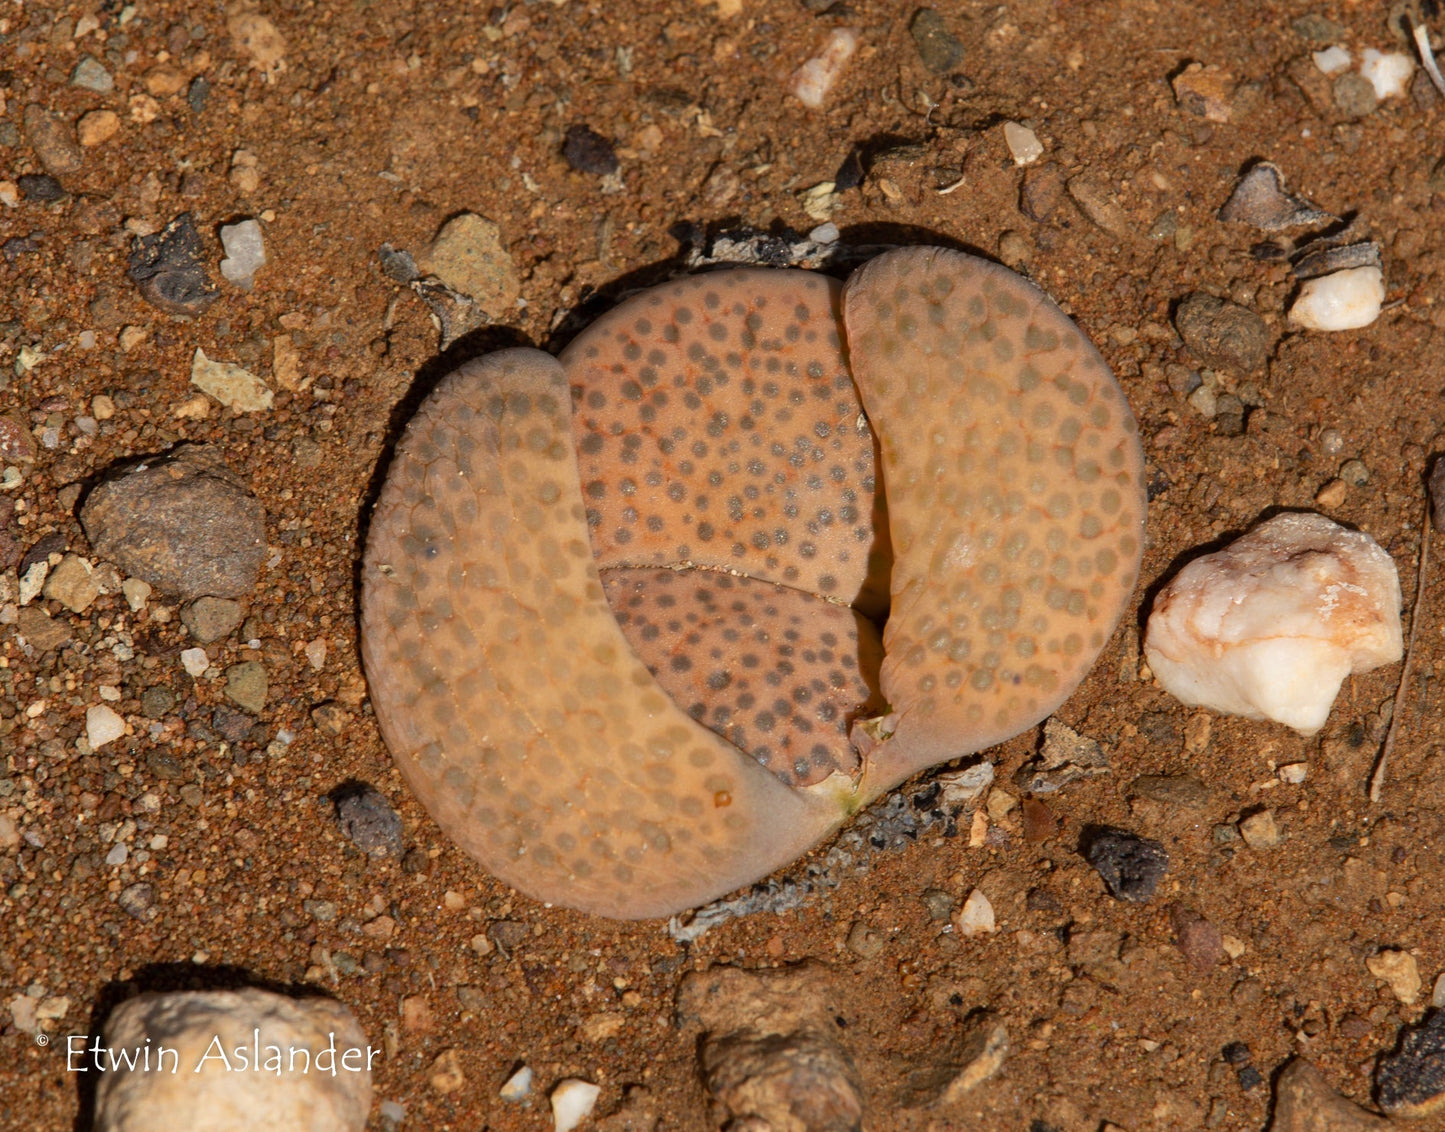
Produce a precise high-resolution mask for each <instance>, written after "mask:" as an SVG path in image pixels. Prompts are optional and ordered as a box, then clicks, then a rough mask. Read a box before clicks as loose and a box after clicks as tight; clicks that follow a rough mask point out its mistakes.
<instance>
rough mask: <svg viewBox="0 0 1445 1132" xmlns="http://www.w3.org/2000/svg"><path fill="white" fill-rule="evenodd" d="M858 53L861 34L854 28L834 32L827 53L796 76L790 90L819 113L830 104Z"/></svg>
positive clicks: (809, 62) (809, 63)
mask: <svg viewBox="0 0 1445 1132" xmlns="http://www.w3.org/2000/svg"><path fill="white" fill-rule="evenodd" d="M857 50H858V33H857V32H856V31H854V30H853V29H852V28H834V29H833V30H832V31H831V32H829V33H828V38H827V40H826V41H825V42H824V44H823V49H822V50H821V51H819V52H818V54H817V55H815V56H813V58H811V59H809V60H808V61H807V62H806V63H804V64H803V65H802V66H801V67H799V68H798V69H797V70H796V71H794V72H793V77H792V78H791V79H789V80H788V90H789V91H791V92H792V94H793V97H794V98H796V99H797V100H798V101H799V102H801V103H802V104H803V105H804V106H806V107H808V108H809V109H812V110H816V109H818V108H819V107H820V106H822V105H823V103H824V102H826V101H827V100H828V92H829V91H830V90H832V89H833V84H834V83H835V82H837V81H838V76H839V75H841V74H842V73H843V68H844V67H846V66H847V65H848V60H849V59H851V58H853V53H854V52H855V51H857Z"/></svg>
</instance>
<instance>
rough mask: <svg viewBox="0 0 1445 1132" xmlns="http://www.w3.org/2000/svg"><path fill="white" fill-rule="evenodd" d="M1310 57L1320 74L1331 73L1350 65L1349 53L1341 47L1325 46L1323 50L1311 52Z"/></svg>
mask: <svg viewBox="0 0 1445 1132" xmlns="http://www.w3.org/2000/svg"><path fill="white" fill-rule="evenodd" d="M1311 58H1313V59H1314V61H1315V66H1316V67H1317V68H1319V71H1320V73H1321V74H1324V75H1333V74H1334V73H1335V72H1336V71H1343V70H1344V69H1345V68H1346V67H1348V66H1349V65H1350V53H1349V52H1348V51H1346V50H1345V49H1344V48H1343V47H1339V46H1335V47H1326V48H1325V49H1324V50H1323V51H1316V52H1313V53H1312V55H1311Z"/></svg>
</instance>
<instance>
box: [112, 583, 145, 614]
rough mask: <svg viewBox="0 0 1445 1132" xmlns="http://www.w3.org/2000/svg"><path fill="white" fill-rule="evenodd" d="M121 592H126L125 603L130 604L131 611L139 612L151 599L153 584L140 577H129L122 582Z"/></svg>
mask: <svg viewBox="0 0 1445 1132" xmlns="http://www.w3.org/2000/svg"><path fill="white" fill-rule="evenodd" d="M120 592H121V593H123V594H125V603H126V605H128V606H130V611H131V612H132V613H139V612H140V611H141V610H142V609H144V608H145V607H146V602H148V601H149V600H150V597H151V584H150V583H149V582H143V581H141V580H140V579H139V578H127V579H126V580H125V581H123V582H122V583H121V584H120Z"/></svg>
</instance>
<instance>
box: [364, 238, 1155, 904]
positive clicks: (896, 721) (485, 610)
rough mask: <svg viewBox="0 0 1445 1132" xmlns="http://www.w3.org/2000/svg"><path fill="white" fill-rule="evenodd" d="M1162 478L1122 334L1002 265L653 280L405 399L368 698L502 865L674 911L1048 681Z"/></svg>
mask: <svg viewBox="0 0 1445 1132" xmlns="http://www.w3.org/2000/svg"><path fill="white" fill-rule="evenodd" d="M1142 475H1143V460H1142V454H1141V451H1140V448H1139V443H1138V439H1137V435H1136V431H1135V427H1134V421H1133V417H1132V415H1131V413H1130V411H1129V408H1128V405H1127V403H1126V402H1125V400H1124V397H1123V394H1122V392H1121V391H1120V389H1119V387H1118V385H1117V384H1116V383H1115V381H1114V379H1113V376H1112V375H1111V374H1110V372H1109V370H1108V367H1107V366H1106V365H1105V363H1104V361H1103V359H1102V358H1101V357H1100V356H1099V354H1098V352H1097V351H1096V350H1095V349H1094V348H1093V346H1092V345H1091V344H1090V343H1089V342H1088V340H1087V339H1086V338H1085V337H1084V336H1083V335H1082V334H1081V333H1080V332H1079V330H1078V329H1077V327H1075V326H1074V324H1073V323H1072V322H1071V321H1070V320H1069V319H1068V318H1067V317H1066V316H1065V315H1064V314H1063V313H1062V312H1061V311H1060V310H1059V309H1058V308H1057V307H1056V306H1055V305H1054V304H1053V303H1052V302H1051V301H1050V300H1049V299H1048V298H1047V297H1046V296H1045V295H1044V294H1043V293H1042V292H1040V291H1039V290H1038V289H1036V288H1035V287H1033V286H1032V285H1031V284H1029V283H1028V282H1026V281H1025V280H1023V279H1021V278H1020V277H1018V276H1016V275H1014V274H1013V273H1011V272H1009V271H1006V270H1004V269H1002V268H1000V267H998V266H996V265H994V264H991V263H987V262H985V261H983V260H979V259H976V258H974V257H971V256H967V255H963V254H961V253H957V252H951V251H944V250H941V249H937V248H909V249H902V250H899V251H896V252H890V253H888V254H886V255H883V256H880V257H879V258H877V259H875V260H873V261H872V262H870V263H869V264H867V265H865V266H864V267H863V268H861V269H860V270H859V271H857V272H856V273H855V274H854V275H853V276H852V277H851V278H850V279H849V280H848V282H847V284H846V285H845V286H843V287H841V288H840V287H839V286H838V285H837V283H836V282H834V281H832V280H830V279H827V278H825V277H822V276H818V275H813V274H810V273H807V272H800V271H792V270H777V271H769V270H758V269H729V270H724V271H718V272H714V273H711V274H706V275H701V276H696V277H691V278H687V279H683V280H679V281H676V282H672V283H668V284H664V285H662V286H659V287H656V288H653V289H651V290H649V291H645V292H642V293H641V294H639V295H636V296H633V297H632V298H630V299H629V300H627V301H626V302H624V303H623V304H621V305H620V306H619V307H617V308H616V309H615V310H614V311H612V312H611V313H610V314H608V315H607V316H605V317H604V318H603V319H601V320H599V321H598V322H597V323H595V324H594V325H593V326H592V327H590V328H589V329H588V330H586V331H585V332H583V334H582V335H580V336H579V337H578V338H577V339H576V341H574V342H573V343H572V345H571V346H569V347H568V349H567V350H566V351H565V352H564V353H563V355H562V356H561V358H560V359H553V358H552V357H551V356H549V355H547V354H545V353H542V352H540V351H536V350H508V351H503V352H501V353H497V354H492V355H489V356H487V357H484V358H481V359H479V360H477V361H474V362H471V363H468V364H467V365H465V366H463V367H462V368H461V369H459V370H458V371H456V372H455V373H453V374H452V375H451V376H450V377H448V378H446V379H445V380H444V381H443V382H442V383H441V384H440V385H439V386H438V388H437V389H436V391H435V392H434V393H433V394H432V395H431V397H429V398H428V400H427V401H426V402H425V404H424V405H423V406H422V408H421V410H420V411H419V412H418V414H417V416H416V418H415V419H414V420H413V421H412V423H411V425H410V426H409V427H408V429H407V432H406V435H405V437H404V438H403V440H402V442H401V444H400V445H399V446H398V449H397V452H396V455H395V458H394V460H393V464H392V467H391V469H390V471H389V474H388V477H387V481H386V484H385V486H384V488H383V490H382V493H381V497H380V499H379V500H378V503H377V506H376V511H375V515H374V517H373V521H372V526H371V533H370V536H369V540H368V544H367V549H366V557H365V564H364V581H363V593H362V648H363V655H364V659H365V662H366V669H367V675H368V678H369V680H370V684H371V693H372V702H373V704H374V706H375V709H376V713H377V719H378V721H379V723H380V725H381V729H382V733H383V735H384V736H385V738H386V741H387V744H388V746H389V747H390V748H391V751H392V753H393V755H394V756H395V758H396V760H397V762H398V765H399V766H400V767H401V769H402V771H403V773H404V774H405V776H406V778H407V780H408V781H409V782H410V784H411V785H412V787H413V789H414V790H415V791H416V793H417V794H418V796H419V797H420V798H421V800H422V802H423V803H424V804H425V805H426V807H427V809H428V810H429V811H430V812H431V814H432V815H433V817H435V818H436V820H437V822H438V824H440V825H441V826H442V828H443V829H444V830H445V831H446V832H447V833H448V834H450V835H451V836H452V837H453V838H454V839H455V840H456V841H457V842H458V843H459V844H461V845H462V846H463V847H464V848H465V849H466V850H467V851H468V852H469V853H471V854H472V855H473V856H475V857H476V858H477V859H478V860H480V861H481V862H482V863H483V864H484V865H485V866H486V867H487V868H488V869H490V870H491V871H492V872H494V873H495V874H496V875H497V876H499V877H501V878H502V879H503V880H505V881H507V882H508V883H510V884H512V885H514V886H516V887H517V888H520V889H522V890H523V891H525V892H528V893H530V894H532V895H534V896H536V897H538V898H540V899H542V900H546V901H552V902H557V903H561V904H566V905H570V906H572V907H576V908H580V909H584V910H586V911H591V912H595V913H599V914H602V915H607V916H614V917H620V918H643V917H649V916H660V915H667V914H669V913H673V912H676V911H679V910H681V909H683V908H687V907H690V906H693V905H696V904H699V903H702V902H704V901H706V900H709V899H712V898H714V897H716V896H718V895H721V894H722V893H725V892H727V891H729V890H730V889H733V888H736V887H738V886H739V885H742V884H746V883H748V882H750V881H753V880H756V879H758V878H759V877H762V876H764V875H766V874H767V873H769V872H771V871H773V870H774V869H776V868H778V867H780V866H782V865H785V864H787V863H788V862H789V861H791V860H793V859H794V858H795V857H797V856H799V855H801V854H802V853H803V852H805V851H806V850H807V849H808V848H809V847H811V846H812V845H814V844H816V843H817V842H818V841H820V840H821V839H822V838H824V837H825V836H827V835H828V834H829V833H831V832H832V831H833V830H835V829H836V828H837V827H838V826H839V825H840V824H841V823H842V822H843V821H844V820H845V819H846V818H847V816H848V815H849V814H851V813H852V812H854V811H855V810H857V809H858V808H859V807H861V806H863V805H866V804H867V802H869V801H870V800H872V799H873V798H875V797H877V796H878V795H879V794H880V793H881V792H883V791H885V790H887V789H889V788H891V787H892V786H894V785H896V784H897V783H899V782H901V781H902V780H903V779H905V778H907V777H908V776H910V775H912V774H914V773H916V772H917V771H918V770H920V769H921V768H923V767H926V766H930V765H933V764H935V763H938V762H942V761H946V760H948V759H952V758H955V757H958V756H960V755H964V754H968V753H971V752H974V751H978V750H981V749H983V748H984V747H987V746H991V745H993V744H995V743H998V742H1000V741H1002V740H1003V739H1006V738H1008V737H1009V736H1011V735H1014V734H1017V733H1019V732H1021V731H1023V730H1026V729H1027V728H1029V727H1032V726H1034V725H1035V724H1037V723H1038V722H1039V721H1040V720H1041V719H1043V718H1044V717H1046V716H1047V715H1048V714H1049V713H1050V712H1052V711H1053V710H1054V709H1055V708H1056V707H1057V706H1058V705H1059V704H1060V703H1062V702H1063V700H1064V699H1065V698H1066V697H1067V696H1068V695H1069V694H1070V693H1071V692H1072V691H1073V689H1074V688H1075V687H1076V686H1077V685H1078V683H1079V681H1080V680H1082V679H1083V677H1084V675H1085V674H1086V672H1087V671H1088V669H1089V667H1090V666H1091V665H1092V663H1093V661H1094V659H1095V657H1096V656H1097V655H1098V653H1099V650H1100V649H1101V648H1102V647H1103V646H1104V644H1105V642H1106V640H1107V638H1108V637H1109V635H1110V633H1111V632H1112V631H1113V629H1114V627H1115V625H1116V624H1117V622H1118V620H1119V617H1120V615H1121V613H1122V611H1123V609H1124V607H1125V605H1126V603H1127V601H1128V599H1129V595H1130V593H1131V591H1132V589H1133V585H1134V581H1135V578H1136V575H1137V571H1138V565H1139V558H1140V555H1141V552H1142V534H1143V521H1144V493H1143V487H1142ZM885 499H886V502H885ZM880 621H881V622H882V631H881V636H880V633H879V631H878V628H877V624H878V622H880Z"/></svg>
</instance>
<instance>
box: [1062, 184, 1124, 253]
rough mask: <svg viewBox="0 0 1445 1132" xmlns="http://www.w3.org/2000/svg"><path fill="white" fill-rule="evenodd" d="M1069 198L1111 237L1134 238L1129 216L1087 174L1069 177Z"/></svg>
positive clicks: (1105, 189)
mask: <svg viewBox="0 0 1445 1132" xmlns="http://www.w3.org/2000/svg"><path fill="white" fill-rule="evenodd" d="M1068 190H1069V196H1071V197H1073V198H1074V203H1075V204H1076V205H1078V206H1079V211H1080V212H1082V213H1083V214H1084V215H1085V216H1087V217H1088V218H1089V219H1090V220H1092V221H1093V222H1094V223H1095V224H1097V225H1098V226H1099V227H1100V228H1102V229H1103V230H1104V231H1105V232H1107V233H1109V235H1111V236H1117V237H1118V238H1119V239H1121V240H1131V239H1133V238H1134V229H1133V226H1132V225H1130V223H1129V216H1128V214H1127V213H1126V212H1125V211H1124V210H1123V208H1122V207H1120V205H1119V202H1118V201H1116V200H1115V199H1114V196H1113V194H1112V193H1111V192H1109V190H1108V189H1107V188H1105V187H1104V186H1103V185H1102V184H1100V183H1099V182H1098V181H1096V180H1095V179H1094V178H1093V177H1091V176H1089V175H1088V174H1085V173H1081V174H1080V175H1079V176H1077V177H1070V178H1069V182H1068Z"/></svg>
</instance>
